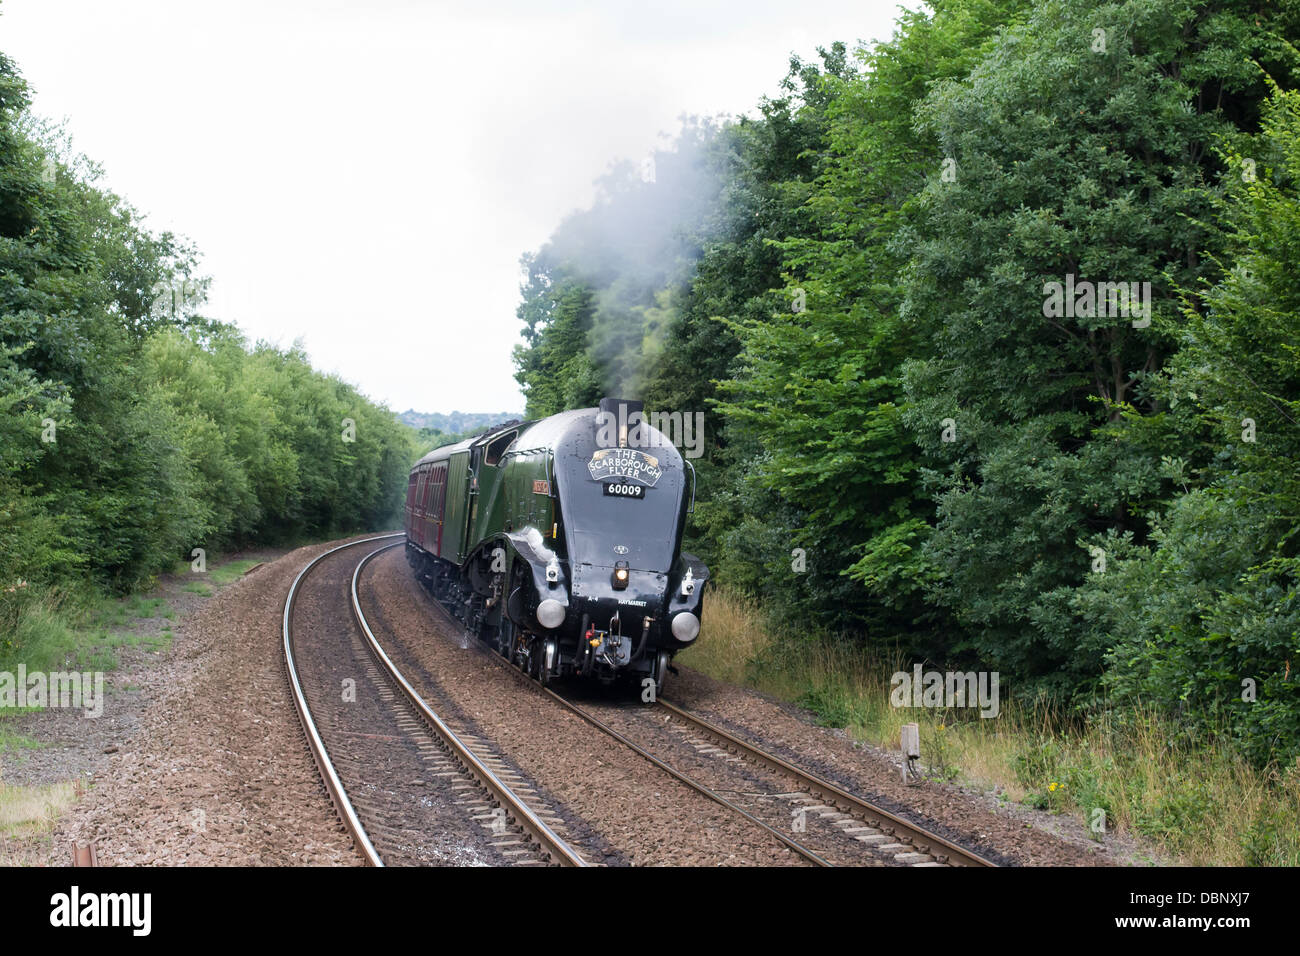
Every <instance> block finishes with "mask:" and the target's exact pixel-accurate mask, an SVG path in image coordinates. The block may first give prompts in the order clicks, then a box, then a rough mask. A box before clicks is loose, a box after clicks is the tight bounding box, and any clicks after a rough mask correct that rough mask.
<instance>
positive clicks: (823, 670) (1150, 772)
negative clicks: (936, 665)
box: [680, 589, 1300, 866]
mask: <svg viewBox="0 0 1300 956" xmlns="http://www.w3.org/2000/svg"><path fill="white" fill-rule="evenodd" d="M680 660H681V662H682V663H684V664H686V665H688V666H690V667H693V668H695V669H697V670H700V671H703V672H705V673H707V674H709V675H711V676H713V677H716V678H718V679H719V680H724V681H728V682H731V683H736V684H742V685H746V686H749V687H753V688H755V689H757V690H761V691H764V692H766V693H769V694H771V695H773V696H775V697H779V698H781V699H784V700H787V701H791V702H794V703H798V704H802V705H803V706H805V707H808V708H809V709H810V710H812V711H813V712H814V713H816V714H817V718H818V720H819V722H821V723H823V724H825V725H827V726H834V727H843V728H846V729H847V730H848V731H849V733H850V734H851V735H852V736H853V738H854V739H856V740H860V741H865V742H867V743H870V744H874V745H876V746H880V747H887V748H891V749H897V747H898V740H899V733H900V731H901V728H902V725H903V724H905V723H916V724H918V725H919V727H920V731H921V754H922V762H923V763H924V764H925V766H926V769H927V770H928V772H929V773H930V775H931V776H934V777H938V778H941V779H945V780H951V781H960V782H962V783H965V784H968V785H972V786H976V787H980V788H983V789H986V790H994V791H997V792H999V793H1000V794H1001V795H1003V796H1004V797H1005V799H1007V800H1012V801H1016V802H1018V803H1023V804H1025V805H1027V806H1031V807H1036V808H1040V809H1044V810H1048V811H1050V812H1053V813H1058V814H1069V815H1071V816H1073V817H1075V818H1077V819H1079V820H1080V821H1081V822H1082V823H1084V824H1085V826H1089V827H1090V832H1092V829H1091V826H1090V825H1091V824H1094V823H1099V822H1102V819H1101V816H1100V815H1101V814H1104V826H1105V832H1106V833H1113V832H1115V831H1121V832H1125V833H1129V834H1140V835H1142V836H1144V837H1146V838H1148V839H1149V840H1151V841H1154V842H1155V843H1156V844H1157V845H1158V846H1159V847H1160V848H1161V849H1162V850H1164V851H1165V852H1166V853H1168V854H1170V855H1172V856H1174V857H1177V858H1179V859H1180V860H1182V861H1184V862H1187V863H1191V864H1202V865H1220V866H1243V865H1284V866H1296V865H1300V765H1297V766H1292V767H1286V768H1269V769H1266V770H1257V769H1255V768H1252V767H1251V766H1249V765H1248V764H1246V763H1245V762H1244V761H1242V760H1241V759H1240V758H1239V757H1238V756H1237V755H1236V754H1235V753H1234V752H1233V750H1232V749H1231V747H1230V746H1229V745H1227V744H1225V743H1223V742H1222V741H1221V740H1220V739H1219V738H1217V737H1215V736H1202V737H1199V738H1190V737H1189V736H1188V735H1187V734H1185V733H1184V732H1183V731H1182V730H1181V729H1180V728H1178V727H1176V726H1174V725H1172V724H1171V723H1170V722H1169V721H1168V720H1167V719H1165V718H1163V717H1161V716H1160V715H1158V714H1155V713H1152V712H1149V711H1144V710H1140V709H1139V710H1135V711H1115V712H1111V713H1109V714H1103V715H1101V716H1098V717H1095V718H1093V719H1091V720H1089V721H1087V722H1084V723H1080V722H1079V721H1077V720H1071V719H1068V718H1067V716H1066V715H1063V714H1061V713H1060V712H1059V711H1057V710H1056V709H1054V708H1052V707H1051V706H1048V705H1046V704H1043V703H1041V702H1039V703H1032V702H1031V703H1028V704H1024V703H1020V702H1017V701H1015V700H1006V699H1004V700H1003V701H1002V708H1001V712H1000V713H999V714H998V716H997V717H993V718H988V719H981V718H979V717H978V716H974V714H975V712H974V711H971V710H956V709H944V708H934V709H927V708H895V707H893V706H891V705H890V702H889V692H890V689H891V683H890V677H891V675H892V674H893V673H894V672H895V671H899V670H907V669H909V664H908V663H904V662H903V661H902V660H901V659H900V658H897V657H896V656H893V657H891V656H889V655H881V654H872V653H871V652H869V651H866V650H864V649H863V648H861V647H858V646H855V645H853V644H851V643H849V642H847V641H837V640H833V639H829V638H797V639H787V640H778V639H777V635H776V634H775V633H774V632H773V631H772V630H771V629H770V628H769V627H768V626H767V623H766V620H765V618H764V615H763V613H762V610H761V608H760V607H759V606H758V605H757V604H755V603H754V602H752V601H749V600H747V599H745V598H743V597H739V596H737V595H735V594H731V593H729V592H727V591H725V590H716V589H715V590H712V591H711V592H710V595H709V608H708V613H707V614H706V615H705V616H704V630H703V633H702V634H701V636H700V639H699V640H698V641H697V643H696V645H695V646H693V647H691V648H690V649H689V650H687V651H685V652H683V654H682V655H681V657H680ZM1094 839H1101V840H1104V839H1105V834H1104V833H1095V834H1094Z"/></svg>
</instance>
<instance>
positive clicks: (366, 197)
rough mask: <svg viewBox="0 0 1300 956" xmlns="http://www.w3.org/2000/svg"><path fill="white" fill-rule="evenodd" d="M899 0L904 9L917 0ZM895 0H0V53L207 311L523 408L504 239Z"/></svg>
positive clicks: (884, 11)
mask: <svg viewBox="0 0 1300 956" xmlns="http://www.w3.org/2000/svg"><path fill="white" fill-rule="evenodd" d="M913 5H914V4H913ZM898 12H899V8H898V6H897V4H896V2H894V0H856V2H850V0H800V2H798V3H791V2H789V0H781V2H775V0H735V2H727V3H716V2H708V0H639V2H631V3H618V2H608V0H607V2H599V3H598V2H576V0H531V2H527V0H504V2H497V3H491V2H482V3H459V2H438V0H318V2H306V0H260V2H257V0H254V2H243V0H219V2H218V0H212V2H206V0H205V2H199V0H112V2H105V0H0V50H3V51H4V52H5V53H6V54H7V55H8V56H10V57H11V58H12V59H13V60H14V61H15V62H16V63H17V65H18V68H19V69H20V70H21V72H22V74H23V76H24V77H25V78H26V80H27V81H28V83H29V85H30V87H31V89H32V93H33V110H34V111H35V112H36V113H38V114H40V115H42V116H45V117H49V118H51V119H54V120H56V121H59V120H61V121H65V122H66V124H67V129H68V131H69V132H70V134H71V136H72V140H73V146H74V148H75V149H76V150H77V151H78V152H82V153H85V154H86V155H87V156H89V157H90V158H91V159H92V160H95V161H96V162H98V163H100V164H101V165H102V166H103V167H104V170H105V180H104V183H105V185H107V186H108V187H109V188H110V189H112V190H113V191H114V192H117V193H118V194H119V195H122V196H124V197H125V198H126V199H127V200H128V201H129V202H130V203H131V204H132V205H133V206H135V207H136V208H137V209H139V210H140V211H141V212H143V213H145V214H146V215H147V217H148V218H147V219H146V224H147V226H148V227H149V228H151V229H153V230H155V231H162V230H171V231H173V232H176V233H179V234H182V235H184V236H186V237H188V238H189V239H191V240H192V241H193V242H194V243H195V244H196V245H197V246H198V248H199V251H200V253H201V254H202V257H203V259H202V263H201V269H200V271H201V273H203V274H205V275H208V276H211V277H212V286H211V293H210V299H209V306H208V308H207V309H206V310H205V311H206V312H207V314H209V315H212V316H214V317H216V318H219V319H224V320H227V321H232V322H235V323H236V324H238V325H239V326H240V328H242V329H243V330H244V332H245V333H246V334H247V335H248V336H249V338H250V339H253V340H257V339H265V340H267V341H270V342H274V343H277V344H279V345H282V346H287V345H290V344H291V343H293V342H294V341H295V340H301V341H302V342H303V344H304V346H305V348H306V350H307V352H308V354H309V355H310V356H311V359H312V362H313V364H314V365H315V366H316V367H317V368H319V369H322V370H323V371H327V372H334V373H337V374H338V375H340V376H341V377H342V378H344V379H346V380H347V381H349V382H351V383H353V384H354V385H356V386H358V387H359V388H360V389H361V391H363V392H364V393H365V394H367V395H369V396H370V397H371V398H373V399H375V400H377V401H381V402H385V403H387V404H388V405H389V407H391V408H392V409H394V410H395V411H401V410H404V409H406V408H415V409H416V410H418V411H423V412H450V411H453V410H460V411H504V410H508V411H522V409H523V399H522V396H521V394H520V392H519V387H518V384H517V383H516V382H515V380H514V376H513V372H514V369H513V366H512V364H511V360H510V354H511V349H512V348H513V347H514V345H515V344H516V343H518V342H519V341H520V338H519V329H520V323H519V320H518V319H517V318H516V317H515V308H516V307H517V305H518V303H519V284H520V280H521V271H520V266H519V257H520V255H521V254H522V253H524V252H527V251H530V250H534V249H536V248H537V247H539V246H540V245H541V244H542V243H544V242H545V241H546V239H547V237H548V236H549V235H550V233H551V231H552V230H553V229H554V228H555V227H556V226H557V225H558V224H559V222H560V220H561V219H562V218H563V217H564V215H565V214H566V213H568V212H570V211H572V210H574V209H578V208H586V207H588V206H590V205H591V202H592V200H593V198H594V195H595V189H594V181H595V180H596V179H597V177H599V176H600V175H601V174H602V173H603V172H605V171H606V170H607V169H608V168H609V166H610V165H611V163H613V162H614V161H616V160H618V159H631V160H633V161H637V162H640V161H641V160H642V159H644V158H645V157H647V156H649V155H650V153H651V151H652V150H653V149H654V148H655V147H656V146H663V145H664V144H665V140H664V138H663V137H664V136H665V135H672V134H673V133H675V132H676V130H677V129H678V128H679V126H680V122H679V117H681V116H682V115H683V114H694V115H703V116H716V115H719V114H725V115H729V116H734V115H736V114H739V113H745V112H753V111H754V109H755V107H756V105H757V104H758V101H759V100H760V99H761V97H762V96H763V95H765V94H768V95H771V94H775V93H777V92H778V84H779V82H780V80H781V78H782V76H783V75H784V74H785V70H786V66H787V64H788V61H789V57H790V55H791V54H792V53H797V54H799V55H800V56H802V57H804V58H814V57H815V52H816V48H817V47H818V46H828V45H829V44H830V43H831V42H833V41H835V40H844V41H846V42H848V43H850V44H856V43H858V42H859V41H872V40H876V39H884V38H887V37H889V36H890V35H891V33H892V32H893V23H894V20H895V18H896V17H897V15H898Z"/></svg>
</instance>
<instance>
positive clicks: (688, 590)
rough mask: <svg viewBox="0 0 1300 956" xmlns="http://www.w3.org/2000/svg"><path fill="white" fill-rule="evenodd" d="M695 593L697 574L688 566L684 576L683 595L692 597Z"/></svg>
mask: <svg viewBox="0 0 1300 956" xmlns="http://www.w3.org/2000/svg"><path fill="white" fill-rule="evenodd" d="M694 593H695V575H694V574H692V573H691V569H690V568H687V569H686V574H685V576H684V577H683V578H682V597H690V596H691V595H692V594H694Z"/></svg>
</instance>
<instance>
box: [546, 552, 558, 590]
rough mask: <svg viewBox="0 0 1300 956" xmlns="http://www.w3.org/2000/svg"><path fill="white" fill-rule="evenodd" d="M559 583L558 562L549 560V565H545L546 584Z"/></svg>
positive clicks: (552, 559) (553, 559)
mask: <svg viewBox="0 0 1300 956" xmlns="http://www.w3.org/2000/svg"><path fill="white" fill-rule="evenodd" d="M559 581H560V562H559V561H556V560H555V558H551V560H550V563H549V564H547V565H546V583H547V584H558V583H559Z"/></svg>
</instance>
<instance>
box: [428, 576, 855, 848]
mask: <svg viewBox="0 0 1300 956" xmlns="http://www.w3.org/2000/svg"><path fill="white" fill-rule="evenodd" d="M433 604H434V606H435V607H436V608H437V609H438V611H439V613H441V614H442V615H443V616H444V617H445V618H446V619H447V620H448V621H450V622H451V623H452V624H453V626H455V625H457V624H458V623H459V622H457V621H456V620H455V619H454V618H453V617H452V616H451V615H450V614H449V613H447V610H446V608H444V607H443V606H442V605H441V604H439V603H438V602H437V601H436V600H435V601H434V602H433ZM475 643H477V642H475ZM480 650H482V651H483V653H485V654H486V655H487V656H488V657H489V658H491V659H492V661H494V662H495V663H496V664H498V665H499V666H501V667H504V668H505V669H506V670H507V671H508V672H509V673H511V674H513V675H515V676H516V677H517V678H518V679H521V680H523V681H525V682H527V683H529V684H531V685H533V686H534V687H536V688H537V689H538V690H540V691H541V692H542V693H544V694H547V695H549V696H550V697H551V698H552V699H553V700H555V701H556V702H557V703H558V704H559V705H560V706H561V707H564V708H565V709H566V710H569V711H571V712H572V713H573V714H574V715H576V716H578V717H580V718H582V719H583V720H585V721H586V722H587V723H589V724H591V725H592V726H593V727H595V728H596V729H597V730H599V731H601V732H602V733H605V734H608V735H609V736H610V737H612V738H614V739H615V740H616V741H618V742H619V743H621V744H623V745H624V746H625V747H628V748H629V749H631V750H632V751H633V752H635V753H636V754H637V755H639V756H640V757H643V758H644V759H646V760H648V761H650V763H652V764H654V765H655V766H656V767H658V768H659V769H660V770H662V771H664V772H665V773H667V774H668V775H669V776H671V777H673V778H674V779H676V780H678V781H679V782H681V783H684V784H685V785H686V786H688V787H690V788H691V789H692V790H694V791H696V792H697V793H699V794H702V795H703V796H705V797H708V798H709V799H710V800H712V801H713V802H715V803H717V804H719V805H720V806H722V807H724V808H725V809H727V810H730V811H732V812H733V813H736V814H739V815H740V816H742V817H744V818H745V819H746V820H747V821H749V822H750V823H752V824H754V825H755V826H757V827H759V828H761V829H763V830H765V831H767V832H768V833H769V834H770V835H771V836H773V837H775V838H776V839H777V840H779V841H780V842H781V843H783V844H785V845H786V846H787V847H789V848H790V849H791V850H793V851H794V852H795V853H797V854H798V855H799V856H802V857H803V858H804V859H806V860H808V861H809V862H811V863H814V864H816V865H817V866H831V865H832V864H831V863H830V862H829V861H827V860H826V859H824V858H823V857H821V856H819V855H818V854H817V853H815V852H814V851H812V850H810V849H808V848H807V847H806V846H804V845H803V844H801V843H799V842H798V841H796V840H792V839H790V838H789V837H787V836H786V835H785V834H784V833H782V832H781V831H780V830H777V829H776V828H774V827H772V826H769V825H768V824H766V823H764V822H763V821H762V820H760V819H758V817H756V816H754V815H753V814H752V813H750V812H749V811H748V810H746V809H744V808H743V807H740V806H737V805H736V804H735V803H733V802H731V801H730V800H728V799H727V798H726V797H724V796H722V795H721V794H718V793H716V792H715V791H713V790H710V789H709V788H708V787H706V786H705V785H704V784H702V783H699V782H698V781H696V780H692V779H691V778H690V777H688V776H686V774H684V773H682V772H681V771H680V770H678V769H677V768H676V767H674V766H672V765H671V764H669V763H667V762H666V761H663V760H661V759H659V758H658V757H656V756H655V755H654V754H652V753H650V752H649V751H648V750H646V749H645V748H644V747H642V746H640V745H639V744H636V743H634V742H633V741H631V740H629V739H628V738H627V737H625V736H623V735H622V734H620V733H619V732H618V731H617V730H615V729H614V728H613V727H611V726H609V725H608V724H606V723H605V722H604V721H602V720H601V719H600V718H599V717H596V716H595V715H594V714H591V713H588V712H587V711H585V710H583V709H582V708H581V707H579V706H578V705H577V704H574V703H572V702H571V701H569V700H567V699H566V698H564V697H561V696H560V695H559V694H557V693H556V692H555V691H553V690H551V688H549V687H547V686H546V685H545V684H543V683H541V682H540V681H537V680H534V679H533V678H532V677H531V676H529V675H528V674H525V673H524V672H523V671H521V670H520V669H519V668H517V667H515V666H514V665H512V664H511V663H510V662H509V661H507V660H506V659H505V658H504V657H502V656H501V655H500V654H497V653H494V652H492V651H491V650H489V649H487V648H480Z"/></svg>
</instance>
